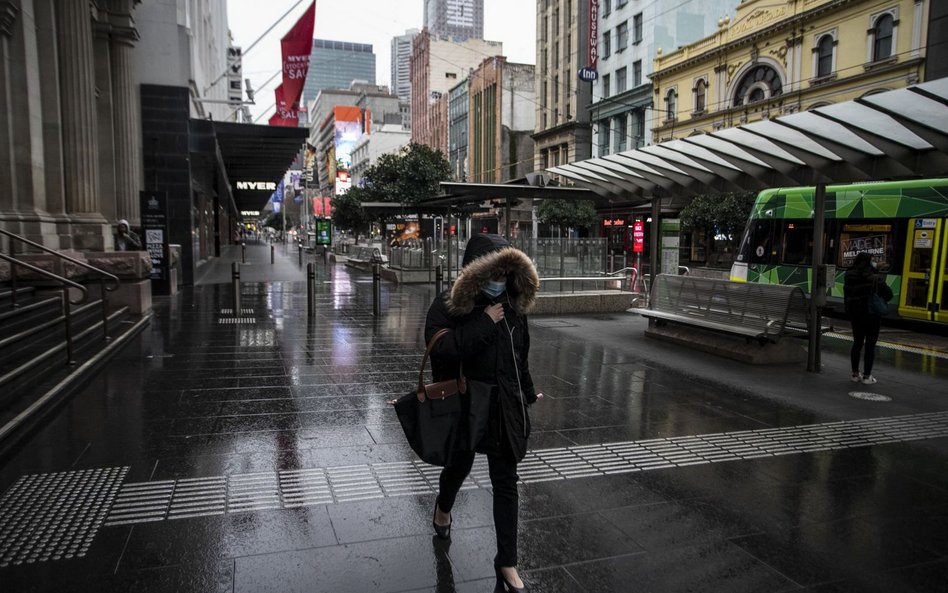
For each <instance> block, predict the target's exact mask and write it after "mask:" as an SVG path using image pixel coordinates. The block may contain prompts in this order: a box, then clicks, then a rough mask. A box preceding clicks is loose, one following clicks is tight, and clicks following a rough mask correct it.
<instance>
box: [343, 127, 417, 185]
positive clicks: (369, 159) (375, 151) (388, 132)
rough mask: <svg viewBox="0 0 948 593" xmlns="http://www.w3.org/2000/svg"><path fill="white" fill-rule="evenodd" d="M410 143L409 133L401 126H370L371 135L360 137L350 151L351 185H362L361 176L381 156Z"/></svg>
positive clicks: (396, 150)
mask: <svg viewBox="0 0 948 593" xmlns="http://www.w3.org/2000/svg"><path fill="white" fill-rule="evenodd" d="M409 142H411V132H410V131H408V130H406V129H404V128H403V127H402V126H401V124H383V125H380V126H379V125H376V124H375V123H373V124H372V133H371V134H367V135H365V136H363V137H362V139H361V140H360V141H359V142H357V143H356V145H355V147H353V149H352V169H351V170H350V172H351V175H352V185H353V186H356V187H358V186H360V185H362V182H363V180H362V176H363V175H365V172H366V171H367V170H368V169H369V167H371V166H372V165H374V164H375V162H376V161H377V160H378V158H379V157H380V156H381V155H383V154H391V153H394V152H398V151H399V150H401V149H402V147H404V146H407V145H408V143H409Z"/></svg>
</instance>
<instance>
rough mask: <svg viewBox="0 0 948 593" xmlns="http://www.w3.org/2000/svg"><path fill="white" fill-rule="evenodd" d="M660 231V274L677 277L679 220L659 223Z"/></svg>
mask: <svg viewBox="0 0 948 593" xmlns="http://www.w3.org/2000/svg"><path fill="white" fill-rule="evenodd" d="M661 229H662V274H673V275H675V276H677V275H678V247H679V243H680V239H679V236H678V233H679V231H680V230H681V220H679V219H677V218H666V219H663V220H662V221H661Z"/></svg>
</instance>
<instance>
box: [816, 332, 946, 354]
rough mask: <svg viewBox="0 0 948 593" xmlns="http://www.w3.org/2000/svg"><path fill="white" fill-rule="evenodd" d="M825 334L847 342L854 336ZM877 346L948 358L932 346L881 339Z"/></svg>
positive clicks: (833, 333)
mask: <svg viewBox="0 0 948 593" xmlns="http://www.w3.org/2000/svg"><path fill="white" fill-rule="evenodd" d="M824 335H825V336H827V337H830V338H837V339H839V340H843V341H845V342H852V341H853V337H852V335H851V334H841V333H837V332H827V333H826V334H824ZM876 348H883V349H886V350H896V351H899V352H911V353H912V354H921V355H923V356H931V357H933V358H941V359H944V360H948V352H942V351H941V350H934V349H932V348H921V347H919V346H909V345H907V344H896V343H895V342H886V341H885V340H880V341H879V342H876Z"/></svg>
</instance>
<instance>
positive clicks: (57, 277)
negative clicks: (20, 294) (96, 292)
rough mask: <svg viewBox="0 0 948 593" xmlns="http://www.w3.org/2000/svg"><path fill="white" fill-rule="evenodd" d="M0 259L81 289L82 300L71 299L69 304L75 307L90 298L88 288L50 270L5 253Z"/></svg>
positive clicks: (1, 254) (11, 265)
mask: <svg viewBox="0 0 948 593" xmlns="http://www.w3.org/2000/svg"><path fill="white" fill-rule="evenodd" d="M0 259H4V260H6V261H8V262H10V267H11V268H12V267H13V265H14V264H16V265H18V266H23V267H24V268H26V269H27V270H32V271H34V272H36V273H37V274H40V275H42V276H46V277H47V278H51V279H53V280H56V281H57V282H61V283H63V284H68V285H69V286H71V287H73V288H76V289H79V290H80V291H82V298H81V299H79V300H78V301H73V300H72V299H70V300H69V302H70V303H71V304H73V305H81V304H82V303H84V302H86V297H88V296H89V291H88V290H87V289H86V287H85V286H83V285H81V284H79V283H78V282H73V281H72V280H69V279H68V278H63V277H62V276H60V275H58V274H53V273H52V272H50V271H49V270H44V269H43V268H40V267H37V266H34V265H33V264H28V263H26V262H25V261H23V260H19V259H16V258H15V257H11V256H9V255H7V254H5V253H0Z"/></svg>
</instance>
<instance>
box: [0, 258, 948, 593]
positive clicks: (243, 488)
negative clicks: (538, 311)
mask: <svg viewBox="0 0 948 593" xmlns="http://www.w3.org/2000/svg"><path fill="white" fill-rule="evenodd" d="M229 255H231V256H232V258H233V257H238V258H239V252H236V251H235V252H233V253H230V254H229ZM247 257H248V262H250V263H249V264H248V265H247V266H245V267H244V269H243V273H242V276H243V278H244V280H245V281H246V282H248V284H245V285H244V286H243V290H242V293H243V298H242V305H241V306H242V308H245V309H247V311H245V312H243V313H242V315H241V317H240V318H237V319H234V318H233V316H230V315H224V314H221V313H220V310H221V309H225V308H229V307H230V306H231V301H230V287H229V286H228V285H227V284H226V282H227V281H229V278H230V276H229V270H230V265H229V264H230V261H233V259H226V258H225V259H222V260H220V261H215V262H211V263H209V264H206V265H205V266H204V267H202V268H201V269H199V270H198V275H197V277H198V278H200V279H202V280H203V281H204V282H206V283H205V284H202V285H199V286H197V287H194V288H188V289H185V290H183V291H181V292H180V293H179V294H178V295H177V296H176V297H173V298H168V299H156V311H155V318H154V320H153V322H152V325H151V328H150V329H146V330H145V332H143V334H142V335H141V336H140V337H138V338H136V339H135V341H134V342H133V343H132V344H131V345H130V346H129V347H128V348H126V349H125V350H124V351H123V352H122V353H121V354H120V355H119V356H118V357H117V358H116V359H113V361H112V362H111V363H110V364H109V365H108V366H107V368H106V369H105V370H104V371H103V372H102V374H101V375H100V376H99V377H97V378H96V379H95V380H94V381H92V382H91V383H90V384H89V386H88V387H87V388H85V389H84V390H83V391H82V392H81V393H79V394H78V395H76V396H75V397H74V398H73V399H71V400H70V401H69V403H68V404H66V405H64V406H63V407H62V408H60V410H59V411H58V412H57V413H56V414H55V415H53V416H52V417H51V420H50V421H49V422H48V424H47V425H46V426H45V427H44V428H42V429H41V430H39V431H37V432H36V433H35V434H33V435H32V436H30V437H28V438H27V439H26V440H24V441H23V443H22V445H21V447H20V448H19V451H18V452H17V453H16V454H14V455H13V456H11V457H9V458H7V459H3V460H0V463H2V466H0V584H2V586H0V590H3V591H8V590H9V591H90V590H96V591H128V590H135V591H169V592H170V591H202V592H206V591H234V592H245V591H327V592H329V591H331V592H348V591H352V592H369V591H381V592H402V591H406V592H407V591H412V592H414V591H425V592H435V591H436V592H448V591H458V592H469V591H470V592H480V591H484V592H486V591H492V590H493V579H492V573H493V569H492V566H491V562H492V557H493V554H494V534H493V528H492V517H491V494H490V485H489V479H488V477H487V468H486V464H484V463H483V460H482V459H479V460H478V462H477V463H476V464H475V468H474V471H473V472H472V474H471V478H470V479H469V481H468V482H467V483H466V485H465V487H464V489H463V490H462V491H461V493H460V495H459V497H458V502H457V504H456V506H455V512H454V517H453V519H454V528H453V532H452V534H453V536H452V541H451V542H450V543H447V542H441V541H440V540H437V539H436V538H433V533H432V529H431V513H432V505H433V503H434V492H435V489H436V484H437V475H438V474H437V468H432V467H430V466H426V465H425V464H422V463H421V462H419V461H417V460H416V459H415V457H414V455H413V453H412V452H411V450H410V449H409V448H408V446H407V445H406V444H405V442H404V436H403V435H402V433H401V428H400V426H399V425H398V422H397V419H396V418H395V414H394V412H393V411H392V410H391V409H390V407H389V406H388V405H387V404H386V401H387V400H388V399H391V398H392V397H396V396H398V395H401V394H402V393H404V392H407V391H409V390H410V389H411V388H412V384H413V379H414V376H415V374H416V371H415V370H414V369H415V368H416V365H417V364H418V359H419V357H420V352H421V347H422V343H421V340H422V337H421V336H422V329H423V328H422V325H423V320H424V315H425V312H426V309H427V305H428V303H429V302H430V299H431V298H432V296H433V290H432V288H431V287H426V286H403V287H397V286H392V285H390V284H385V285H383V292H382V307H381V308H382V316H381V317H380V318H379V319H375V318H374V317H373V316H372V302H371V286H372V284H371V278H370V277H369V276H368V275H365V274H362V273H358V272H353V271H351V270H348V269H347V268H345V267H344V266H341V265H339V266H326V265H324V264H323V263H322V261H321V260H317V293H318V296H317V301H318V302H317V312H316V315H315V316H314V318H313V319H312V320H308V319H307V317H306V315H305V299H306V291H305V285H304V283H303V282H302V278H303V274H302V272H301V269H300V267H299V265H298V263H297V261H298V260H297V253H296V252H294V251H293V250H292V249H290V250H288V252H286V253H281V252H280V251H279V247H278V249H277V251H276V253H275V257H276V263H275V264H274V265H273V266H272V267H271V265H270V264H269V247H268V246H266V245H260V246H253V245H250V246H248V247H247ZM308 260H312V256H309V257H308ZM215 282H223V284H222V283H215ZM531 324H532V327H531V335H532V338H533V339H532V352H531V369H532V372H533V374H534V380H535V382H536V383H537V385H538V388H539V389H541V390H542V391H543V392H544V393H545V394H546V396H547V397H546V399H545V400H544V401H542V402H540V403H538V404H536V405H535V406H533V408H532V410H531V416H532V420H533V430H534V433H533V434H532V436H531V439H530V444H531V452H530V454H529V455H528V457H527V458H526V459H525V460H524V462H523V463H522V464H521V466H520V472H519V473H520V476H521V485H520V494H521V523H520V550H521V565H520V567H521V571H522V574H523V576H524V579H525V580H526V581H527V583H528V584H529V586H530V588H531V591H556V592H573V591H589V592H593V591H596V592H599V591H616V592H625V591H652V592H664V591H668V592H682V591H716V592H718V591H734V592H740V591H746V592H753V593H764V592H771V591H773V592H777V591H814V592H815V591H818V592H821V593H829V592H844V591H845V592H850V591H852V592H855V591H859V592H863V591H886V592H890V591H906V592H908V591H925V592H932V591H948V471H946V470H948V464H946V459H948V401H946V393H948V389H946V386H948V382H946V377H948V370H946V367H948V360H946V357H945V356H943V355H941V354H940V353H939V352H938V351H937V349H932V350H925V349H919V348H915V347H912V346H911V345H909V346H907V347H898V348H880V350H879V354H878V359H879V360H878V362H877V369H876V371H875V374H876V376H877V377H878V378H879V383H878V384H876V385H872V386H863V385H861V384H853V383H850V382H849V380H848V379H849V372H848V364H849V363H848V343H847V342H846V335H845V330H841V331H840V333H839V337H834V336H830V337H826V338H825V339H824V351H823V363H824V370H823V372H822V373H821V374H818V375H816V374H809V373H806V372H805V369H804V367H803V366H802V365H782V366H776V367H763V368H761V367H752V366H747V365H743V364H740V363H734V362H731V361H729V360H726V359H720V358H716V357H713V356H708V355H705V354H702V353H700V352H692V351H689V350H685V349H682V348H679V347H676V346H672V345H668V344H664V343H658V342H655V341H652V340H647V339H646V338H645V337H644V336H643V335H642V331H643V330H644V327H645V323H644V320H643V319H641V318H640V317H638V316H636V315H634V314H631V313H626V314H615V315H605V316H602V315H600V316H574V317H542V318H541V317H537V318H534V319H532V320H531ZM900 343H903V342H900ZM852 393H870V394H874V395H876V396H882V397H878V398H876V399H878V400H883V399H886V398H888V401H868V400H864V399H857V398H855V397H852V396H851V394H852Z"/></svg>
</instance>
